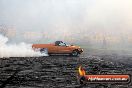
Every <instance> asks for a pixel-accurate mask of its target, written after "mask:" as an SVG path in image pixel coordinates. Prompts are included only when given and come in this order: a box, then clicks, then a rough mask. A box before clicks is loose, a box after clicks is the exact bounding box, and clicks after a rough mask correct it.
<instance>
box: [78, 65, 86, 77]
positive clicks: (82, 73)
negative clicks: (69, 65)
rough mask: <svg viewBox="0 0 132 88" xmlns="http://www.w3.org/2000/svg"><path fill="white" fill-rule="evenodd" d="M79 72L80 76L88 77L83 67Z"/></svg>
mask: <svg viewBox="0 0 132 88" xmlns="http://www.w3.org/2000/svg"><path fill="white" fill-rule="evenodd" d="M78 71H79V75H80V76H85V75H86V72H85V70H84V69H83V68H82V67H81V66H80V67H79V69H78Z"/></svg>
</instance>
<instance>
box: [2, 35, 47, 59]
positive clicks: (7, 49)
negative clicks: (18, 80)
mask: <svg viewBox="0 0 132 88" xmlns="http://www.w3.org/2000/svg"><path fill="white" fill-rule="evenodd" d="M7 42H8V38H7V37H4V36H2V35H0V58H3V57H38V56H47V54H46V53H43V54H41V53H40V52H35V51H34V50H33V49H32V44H26V43H24V42H22V43H19V44H7Z"/></svg>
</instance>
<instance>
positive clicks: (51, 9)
mask: <svg viewBox="0 0 132 88" xmlns="http://www.w3.org/2000/svg"><path fill="white" fill-rule="evenodd" d="M0 24H1V25H12V26H14V27H15V29H16V30H17V34H16V37H15V38H14V39H12V41H14V42H17V41H28V40H26V39H24V38H23V33H25V32H35V33H38V34H35V37H33V39H32V38H31V39H30V40H32V41H31V42H36V41H37V42H47V41H50V40H51V41H53V40H64V41H73V42H83V43H85V42H86V44H96V43H98V42H101V43H103V42H104V41H107V43H110V44H116V45H118V44H120V45H122V44H123V45H125V44H126V45H131V44H132V38H131V37H132V36H131V34H132V0H0ZM39 33H40V34H39ZM38 36H39V37H38ZM47 36H48V38H47ZM42 40H43V41H42Z"/></svg>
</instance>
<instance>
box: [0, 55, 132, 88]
mask: <svg viewBox="0 0 132 88" xmlns="http://www.w3.org/2000/svg"><path fill="white" fill-rule="evenodd" d="M80 65H82V66H83V67H84V68H85V70H86V71H87V73H89V74H90V73H91V74H98V73H100V74H103V73H125V74H132V57H131V56H119V55H87V56H80V57H70V56H49V57H21V58H20V57H12V58H0V88H132V84H131V83H129V84H86V85H80V84H79V81H78V77H77V76H78V73H77V72H78V67H79V66H80Z"/></svg>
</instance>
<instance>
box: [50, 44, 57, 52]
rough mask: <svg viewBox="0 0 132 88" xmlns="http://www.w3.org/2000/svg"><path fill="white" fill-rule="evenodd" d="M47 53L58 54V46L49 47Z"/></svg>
mask: <svg viewBox="0 0 132 88" xmlns="http://www.w3.org/2000/svg"><path fill="white" fill-rule="evenodd" d="M48 52H49V53H57V52H58V46H56V45H55V44H53V45H52V46H49V47H48Z"/></svg>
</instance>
